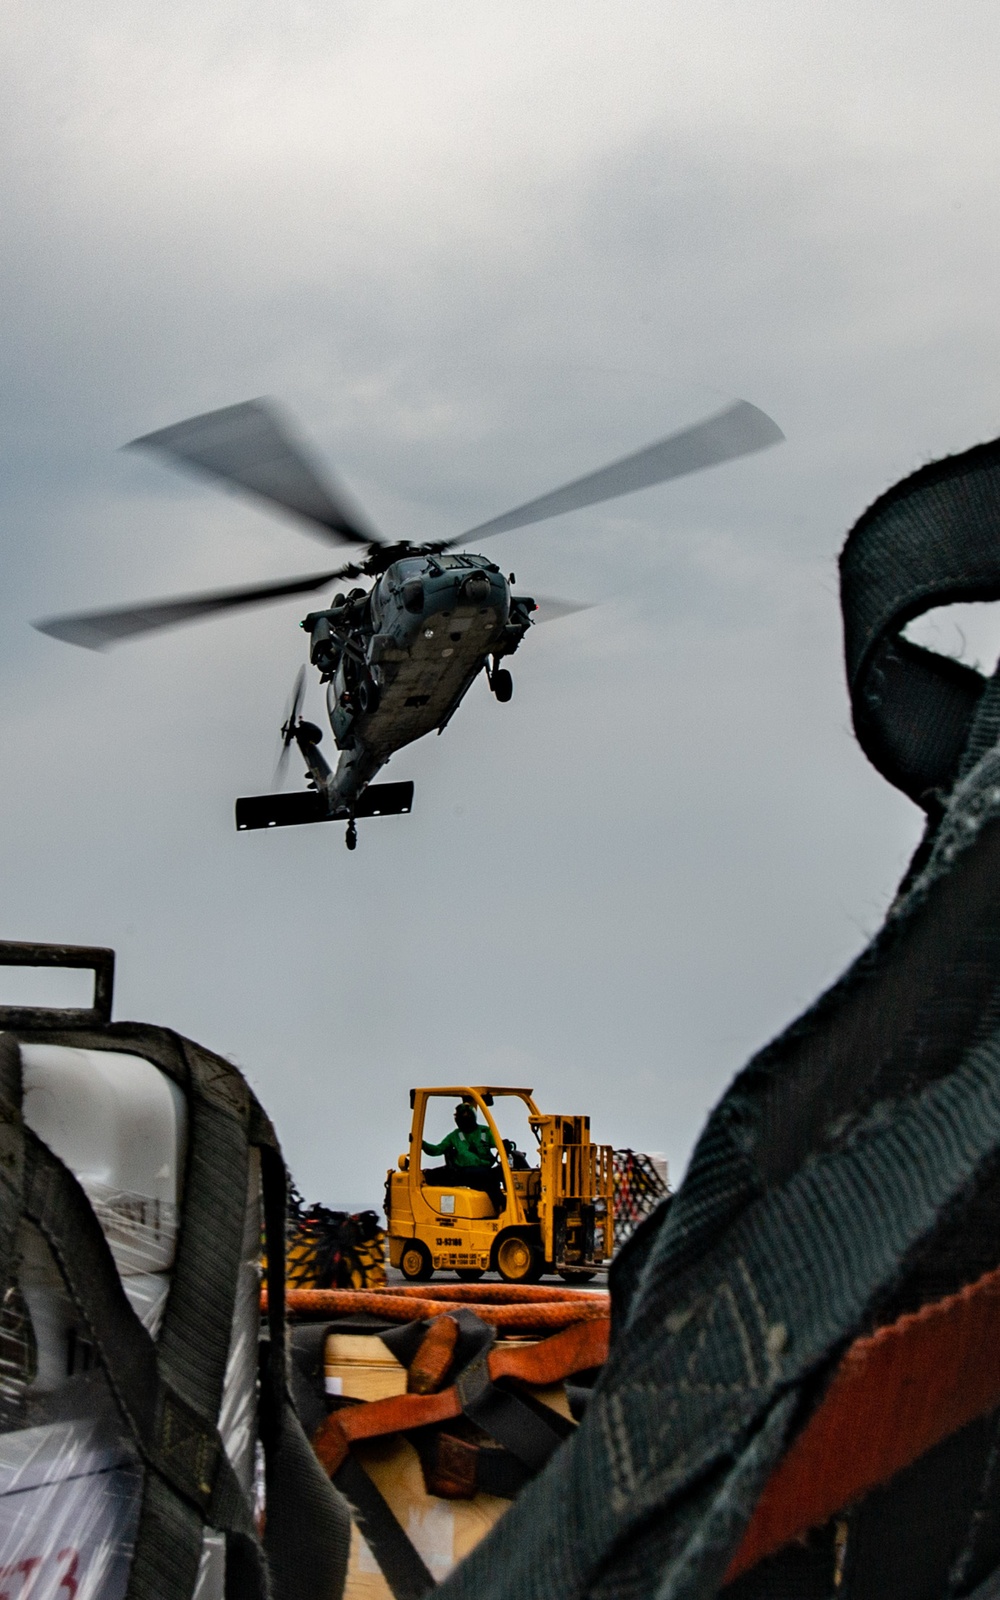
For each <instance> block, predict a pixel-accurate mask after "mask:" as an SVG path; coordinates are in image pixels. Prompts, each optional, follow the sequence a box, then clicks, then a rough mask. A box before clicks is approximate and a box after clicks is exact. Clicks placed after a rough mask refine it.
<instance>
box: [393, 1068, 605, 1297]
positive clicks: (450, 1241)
mask: <svg viewBox="0 0 1000 1600" xmlns="http://www.w3.org/2000/svg"><path fill="white" fill-rule="evenodd" d="M531 1093H532V1092H531V1090H530V1089H504V1088H498V1087H496V1086H495V1085H478V1086H476V1087H468V1086H466V1087H461V1086H460V1087H458V1088H447V1089H411V1090H410V1106H411V1108H412V1111H413V1121H412V1124H411V1128H410V1148H409V1151H408V1152H407V1153H405V1154H403V1155H401V1156H400V1158H399V1164H398V1169H397V1170H392V1169H390V1171H389V1173H388V1176H387V1179H386V1186H385V1191H386V1192H385V1213H386V1225H387V1231H388V1235H389V1260H390V1263H391V1264H392V1266H394V1267H398V1268H399V1269H400V1271H401V1272H402V1274H403V1277H404V1278H407V1279H409V1280H410V1281H411V1282H413V1283H426V1282H427V1280H428V1279H429V1278H431V1277H432V1276H433V1275H434V1273H435V1272H436V1271H454V1272H456V1273H457V1274H458V1276H459V1278H461V1279H464V1280H465V1281H466V1282H470V1283H471V1282H475V1281H476V1280H477V1279H479V1278H481V1277H482V1275H483V1273H484V1272H498V1273H499V1274H500V1277H501V1278H503V1279H504V1281H505V1282H507V1283H536V1282H537V1281H538V1279H539V1278H540V1277H541V1276H542V1274H543V1272H558V1273H559V1275H560V1276H561V1277H562V1278H564V1279H565V1281H566V1282H567V1283H586V1282H588V1281H589V1279H591V1278H592V1277H593V1276H594V1274H595V1272H596V1271H597V1270H598V1268H599V1267H602V1266H604V1265H605V1264H607V1263H608V1262H610V1260H611V1255H612V1251H613V1249H614V1163H613V1159H612V1149H611V1146H610V1145H606V1144H593V1143H592V1142H591V1138H590V1118H589V1117H564V1116H546V1115H543V1114H542V1113H541V1112H540V1111H539V1110H538V1107H537V1106H536V1105H535V1102H534V1100H533V1099H532V1098H531ZM501 1097H507V1098H510V1099H516V1100H520V1101H522V1102H523V1103H524V1106H525V1107H526V1108H527V1113H528V1126H529V1128H530V1130H531V1133H532V1134H533V1136H534V1138H535V1141H536V1145H537V1150H536V1151H535V1152H533V1154H534V1155H536V1157H537V1165H532V1163H531V1161H530V1160H529V1158H528V1156H527V1155H526V1154H525V1153H524V1152H522V1151H519V1150H517V1149H516V1148H515V1146H514V1144H513V1142H512V1141H511V1140H509V1139H507V1140H505V1139H504V1138H503V1137H502V1136H501V1132H500V1129H499V1128H498V1126H497V1123H496V1122H495V1121H494V1117H493V1111H492V1107H493V1105H494V1103H495V1101H496V1100H498V1099H500V1098H501ZM437 1099H451V1100H454V1101H456V1102H457V1103H459V1104H460V1103H461V1102H465V1104H467V1105H469V1106H471V1107H472V1108H473V1109H474V1110H475V1111H476V1112H477V1113H478V1115H479V1116H480V1117H481V1118H482V1119H483V1121H484V1122H485V1124H486V1128H487V1129H488V1130H489V1134H490V1135H491V1136H492V1137H491V1140H490V1142H491V1143H492V1145H493V1148H494V1150H495V1162H496V1165H495V1167H493V1168H492V1169H490V1172H491V1180H492V1181H491V1182H490V1183H489V1185H488V1189H489V1192H487V1189H486V1188H485V1187H483V1188H481V1187H478V1186H475V1187H473V1186H467V1185H466V1184H463V1182H462V1175H463V1168H462V1167H458V1166H456V1167H452V1168H451V1169H450V1170H448V1171H447V1172H444V1171H443V1170H439V1171H438V1172H437V1173H435V1174H433V1175H432V1177H431V1179H430V1181H426V1180H425V1177H424V1173H423V1170H422V1160H421V1156H422V1148H423V1141H424V1127H425V1122H426V1117H427V1109H428V1104H429V1102H431V1101H432V1100H437ZM483 1170H485V1169H479V1171H478V1173H477V1176H478V1177H479V1178H480V1179H481V1177H482V1172H483ZM465 1171H466V1177H467V1178H468V1177H469V1176H470V1174H469V1172H468V1169H465Z"/></svg>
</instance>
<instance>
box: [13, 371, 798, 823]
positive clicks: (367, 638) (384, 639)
mask: <svg viewBox="0 0 1000 1600" xmlns="http://www.w3.org/2000/svg"><path fill="white" fill-rule="evenodd" d="M783 438H784V434H783V433H782V432H781V429H780V428H779V427H778V426H777V424H776V423H774V422H772V420H771V418H770V417H768V416H766V415H765V414H764V412H763V411H759V410H758V409H757V407H756V406H753V405H750V404H749V402H748V401H745V400H738V401H735V402H734V403H733V404H731V405H729V406H727V407H726V408H725V409H724V410H722V411H720V412H718V413H717V414H715V415H713V416H711V417H708V418H706V419H705V420H704V421H702V422H699V423H696V424H695V425H694V426H693V427H689V428H686V429H683V430H682V431H681V432H679V433H674V434H671V435H670V436H669V437H667V438H666V439H661V440H659V441H658V442H657V443H656V444H652V445H649V446H647V447H646V448H645V449H643V450H639V451H637V452H636V453H635V454H633V455H629V456H625V457H623V458H622V459H621V460H618V461H615V462H613V463H612V464H611V465H610V466H607V467H603V468H601V469H600V470H599V471H597V472H592V473H589V474H588V475H587V476H586V477H583V478H577V479H575V480H574V481H573V482H572V483H568V484H565V485H564V486H563V487H562V488H560V489H555V490H553V491H552V492H551V493H550V494H545V495H542V496H540V497H539V498H538V499H535V500H529V501H528V502H527V503H526V504H524V505H521V506H517V507H516V508H515V509H514V510H512V511H507V512H505V513H504V514H503V515H502V516H499V517H493V518H491V519H490V521H488V522H483V523H480V524H479V525H478V526H477V527H474V528H470V529H468V530H467V532H465V533H462V534H458V535H457V536H456V537H454V538H450V539H437V540H433V541H431V542H428V543H423V544H411V543H410V542H409V541H408V540H405V539H403V540H396V541H393V542H390V541H387V540H384V539H382V538H381V537H380V536H379V535H378V534H377V533H376V532H375V531H374V529H373V528H371V527H370V526H369V525H368V524H367V523H366V522H365V520H364V519H363V518H362V517H361V516H360V515H359V514H358V513H357V512H356V511H355V510H354V509H353V508H351V507H350V505H349V502H348V501H347V499H346V497H345V496H344V495H343V494H342V493H341V492H340V491H339V490H338V491H335V490H334V489H332V488H331V487H330V486H329V484H328V483H327V482H325V481H324V479H323V477H322V476H321V475H320V473H318V472H317V470H316V469H315V468H314V467H313V465H312V464H311V462H310V460H309V457H308V454H307V453H306V451H304V449H303V448H302V446H301V445H300V444H299V443H298V441H297V440H296V439H295V437H294V433H293V431H292V430H291V428H290V427H289V425H288V423H287V422H286V420H285V418H284V417H283V416H282V414H281V412H280V411H279V410H278V409H277V407H276V406H275V405H274V403H273V402H272V401H268V400H248V401H244V402H243V403H241V404H239V405H234V406H227V407H225V408H224V409H223V410H221V411H210V412H207V413H206V414H205V415H203V416H199V417H192V418H190V419H189V420H188V421H186V422H180V423H177V424H176V425H174V426H173V427H169V428H163V429H161V430H160V431H158V432H156V433H147V434H144V435H143V437H142V438H139V439H135V440H133V441H132V443H133V445H135V446H141V447H143V448H148V449H153V450H157V451H162V452H163V453H164V454H166V455H168V456H171V457H173V458H175V459H176V460H178V461H180V462H182V463H183V464H185V465H186V466H188V467H193V468H194V469H195V470H197V471H200V472H203V473H207V474H209V475H210V476H212V477H215V478H221V479H223V480H224V481H225V482H227V483H230V484H236V485H238V486H239V487H240V488H242V489H245V490H248V491H249V492H250V493H251V494H254V495H257V496H259V497H261V498H262V499H264V500H268V501H270V502H271V503H272V504H275V505H278V506H280V507H282V508H283V509H284V510H287V511H291V512H293V513H295V514H296V515H298V516H299V517H300V518H302V519H304V521H305V522H306V524H307V525H308V527H309V529H310V530H311V531H312V532H313V533H314V534H317V535H319V537H320V538H323V539H325V540H327V541H328V542H330V543H333V544H341V545H353V546H354V547H355V548H356V549H357V550H358V553H359V554H358V559H357V560H356V561H349V562H348V563H347V564H346V565H344V566H341V567H338V568H337V569H335V570H334V571H332V572H319V573H313V574H311V575H309V576H308V577H303V578H290V579H288V580H287V581H285V582H281V583H263V584H251V585H249V586H245V587H242V588H236V589H216V590H212V591H210V592H207V593H203V594H198V595H187V596H178V597H176V598H174V599H171V600H157V601H150V602H148V603H147V604H144V605H136V606H122V607H115V608H114V609H112V610H106V611H87V612H79V613H74V614H73V615H67V616H60V617H49V618H46V619H44V620H43V621H40V622H36V623H35V624H34V626H35V627H36V628H38V629H39V630H40V631H41V632H42V633H47V634H50V635H52V637H53V638H56V639H63V640H66V641H67V642H68V643H70V644H76V645H83V646H84V647H85V648H87V649H91V650H101V649H104V648H106V647H107V646H109V645H112V644H117V643H118V642H119V641H121V640H122V639H127V638H131V637H133V636H134V635H136V634H141V633H149V632H151V631H152V630H153V629H156V628H167V627H171V626H174V625H175V624H177V623H182V622H192V621H194V620H196V619H197V618H199V617H207V616H211V615H213V614H214V613H216V612H222V611H232V610H235V609H238V608H242V607H246V606H255V605H263V604H265V603H267V602H268V601H271V600H283V599H285V598H286V597H287V596H289V595H294V594H308V593H310V592H311V591H314V590H317V589H325V588H327V587H328V586H329V585H331V584H334V583H338V582H340V581H341V580H344V579H357V578H368V579H372V580H374V581H373V582H372V584H371V586H370V587H369V588H367V589H366V588H363V587H355V588H351V589H349V590H347V591H346V592H345V591H341V592H338V593H336V594H335V595H334V597H333V600H332V603H331V604H330V605H329V606H327V607H326V608H325V609H323V610H319V611H312V612H310V613H309V615H308V616H307V617H305V618H304V620H303V622H302V624H301V626H302V627H303V628H304V629H305V630H306V632H307V633H308V635H309V640H310V645H309V659H310V662H311V663H312V665H313V666H314V667H316V668H317V669H318V671H319V674H320V678H321V681H322V682H323V683H325V684H326V686H327V711H328V715H329V719H330V725H331V728H332V730H333V738H334V743H335V744H336V746H337V749H338V750H339V752H340V759H339V761H338V763H337V766H336V769H333V768H331V766H330V764H329V762H328V761H327V760H326V758H325V756H324V755H323V753H322V752H321V750H320V749H319V745H320V742H321V740H322V737H323V735H322V731H321V730H320V728H318V727H317V726H316V724H315V723H313V722H308V721H306V720H305V719H304V718H303V717H302V715H301V712H302V701H303V693H304V688H305V668H304V667H303V668H302V669H301V670H300V672H299V676H298V679H297V681H296V684H295V689H294V692H293V694H292V697H291V701H290V703H289V705H288V708H287V711H286V715H285V720H284V722H283V724H282V728H281V747H280V749H281V754H280V757H279V774H280V773H281V771H282V770H283V765H284V762H285V761H286V760H287V756H288V752H289V750H290V748H291V746H292V744H295V745H296V746H297V747H298V749H299V751H300V753H301V755H302V758H303V760H304V762H305V767H306V782H307V785H308V787H307V788H306V789H305V790H304V791H299V792H298V793H292V794H281V793H278V794H268V795H254V796H250V797H248V798H245V799H241V800H237V802H236V826H237V828H239V829H240V830H249V829H255V828H274V827H284V826H288V825H291V824H297V823H307V822H324V821H332V820H343V821H346V823H347V834H346V842H347V847H348V849H349V850H353V849H354V848H355V845H356V843H357V826H356V824H357V819H358V818H359V817H369V816H387V815H392V814H399V813H402V812H408V811H409V810H410V809H411V807H412V803H413V784H412V783H381V784H374V783H372V779H373V778H374V777H375V775H376V773H377V772H378V771H379V770H380V769H381V768H382V767H384V766H385V764H386V762H387V761H388V760H389V758H390V756H392V755H393V754H394V753H395V752H396V751H397V750H400V749H402V748H403V746H404V745H407V744H411V743H412V742H413V740H415V739H420V738H422V737H423V736H424V734H427V733H431V732H433V731H434V729H437V730H438V732H441V731H443V729H444V728H445V727H446V726H447V724H448V723H449V721H450V720H451V718H452V717H453V716H454V714H455V712H456V711H457V709H458V707H459V705H460V704H461V702H462V700H463V698H464V697H465V695H466V694H467V692H468V690H469V689H470V688H471V686H472V684H473V682H474V681H475V679H476V678H477V677H478V676H479V674H480V673H482V672H485V674H486V677H487V680H488V682H489V686H490V688H491V690H492V691H493V694H494V695H495V696H496V698H497V700H498V701H501V702H504V701H508V700H510V698H511V694H512V692H513V683H512V680H511V675H510V672H509V671H508V669H507V668H506V667H504V666H502V665H501V662H502V661H503V660H504V659H505V658H506V657H508V656H511V655H513V654H514V652H515V650H517V648H518V646H519V645H520V643H521V641H522V639H523V638H524V636H525V634H526V633H527V631H528V629H529V628H530V627H531V626H532V624H533V623H534V622H537V621H540V620H546V619H547V618H549V617H556V616H561V615H566V614H567V613H568V612H571V611H574V610H578V609H580V607H578V606H574V605H570V604H568V603H566V602H560V601H539V600H536V599H535V598H533V597H531V596H528V595H524V594H514V593H513V589H512V586H513V584H514V582H515V580H514V575H513V573H511V574H510V576H509V578H508V577H505V575H504V574H503V572H501V570H500V568H499V567H498V566H497V565H496V564H495V563H494V562H492V561H490V560H488V559H487V558H486V557H485V556H481V555H473V554H467V553H457V552H458V547H460V546H463V545H468V544H470V543H471V542H472V541H473V540H476V541H478V540H480V539H486V538H490V537H492V536H493V535H494V534H498V533H504V532H506V531H507V530H509V529H512V528H522V527H526V526H527V525H528V524H530V523H535V522H541V521H543V520H544V519H546V518H548V517H555V516H560V515H562V514H563V513H565V512H567V511H574V510H578V509H580V508H582V507H583V506H590V505H596V504H598V503H599V502H601V501H604V500H611V499H614V498H616V497H617V496H618V495H623V494H629V493H631V492H632V491H633V490H636V489H644V488H648V487H650V486H651V485H653V484H656V483H664V482H666V481H667V480H668V479H671V478H679V477H682V476H683V475H685V474H686V473H689V472H697V471H699V470H700V469H702V468H704V467H710V466H715V465H717V464H718V463H720V462H723V461H731V460H734V459H736V458H737V457H739V456H744V455H749V454H751V453H752V452H753V451H756V450H763V449H766V448H767V447H768V446H769V445H772V444H777V443H778V442H779V440H781V439H783ZM453 552H455V553H453ZM276 776H277V775H276Z"/></svg>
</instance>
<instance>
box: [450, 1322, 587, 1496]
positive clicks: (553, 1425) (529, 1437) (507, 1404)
mask: <svg viewBox="0 0 1000 1600" xmlns="http://www.w3.org/2000/svg"><path fill="white" fill-rule="evenodd" d="M487 1355H488V1352H487V1351H485V1350H484V1351H482V1352H481V1353H480V1354H479V1355H477V1356H475V1357H474V1358H473V1360H472V1361H470V1362H469V1364H468V1366H467V1367H465V1369H464V1370H463V1371H462V1372H460V1373H459V1375H458V1377H457V1378H456V1380H455V1387H456V1389H457V1390H458V1397H459V1399H460V1401H461V1403H462V1410H463V1412H464V1414H465V1415H466V1416H467V1417H468V1419H469V1421H470V1422H474V1423H475V1424H476V1426H477V1427H479V1428H482V1430H483V1432H484V1433H488V1434H489V1436H490V1438H491V1439H495V1440H496V1442H497V1444H502V1445H503V1447H504V1449H505V1450H509V1451H510V1453H511V1455H513V1456H516V1457H517V1459H518V1461H521V1462H523V1464H524V1465H525V1466H526V1467H527V1468H528V1470H529V1471H530V1472H540V1471H541V1470H542V1468H543V1467H544V1466H545V1463H546V1462H547V1461H548V1459H549V1457H550V1456H551V1455H552V1454H553V1453H554V1451H555V1450H557V1449H558V1447H559V1445H561V1444H562V1442H563V1440H564V1439H566V1438H568V1437H569V1435H570V1434H572V1433H574V1432H575V1424H574V1423H572V1422H568V1421H567V1420H566V1418H565V1417H561V1416H560V1415H559V1414H558V1412H555V1411H551V1410H550V1409H549V1407H548V1406H541V1405H538V1406H533V1405H531V1404H530V1403H529V1401H528V1400H527V1398H523V1399H522V1397H521V1396H520V1395H516V1394H514V1393H513V1392H512V1391H511V1390H509V1389H501V1388H500V1387H499V1385H497V1384H495V1383H494V1382H493V1381H492V1379H491V1378H490V1374H489V1368H488V1367H487V1364H486V1363H487Z"/></svg>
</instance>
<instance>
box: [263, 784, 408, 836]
mask: <svg viewBox="0 0 1000 1600" xmlns="http://www.w3.org/2000/svg"><path fill="white" fill-rule="evenodd" d="M412 809H413V784H412V783H372V784H369V786H368V788H367V789H365V790H364V791H363V792H362V794H361V795H360V796H359V798H358V801H357V803H356V805H355V807H354V815H355V817H396V816H401V815H402V814H403V813H404V812H408V811H412ZM347 815H348V814H347V812H346V810H345V811H341V812H340V813H338V815H337V816H334V817H331V816H330V814H329V813H328V811H327V809H326V805H325V803H324V801H323V799H322V797H321V796H320V795H318V794H317V793H316V791H315V790H314V789H304V790H299V792H298V793H297V794H255V795H249V796H248V797H246V798H244V799H242V800H237V802H236V826H237V828H238V829H239V831H240V832H241V833H244V832H247V831H249V830H250V829H252V828H291V827H295V826H297V825H299V824H301V823H304V822H337V821H340V822H345V821H346V820H347Z"/></svg>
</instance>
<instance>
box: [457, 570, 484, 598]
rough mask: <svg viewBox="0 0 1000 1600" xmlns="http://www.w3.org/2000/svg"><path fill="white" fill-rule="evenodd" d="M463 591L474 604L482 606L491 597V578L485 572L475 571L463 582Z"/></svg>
mask: <svg viewBox="0 0 1000 1600" xmlns="http://www.w3.org/2000/svg"><path fill="white" fill-rule="evenodd" d="M462 593H463V595H464V596H465V598H466V600H468V601H470V602H471V603H472V605H474V606H481V605H482V604H483V603H484V601H486V600H488V599H489V597H490V580H489V578H488V577H487V575H486V573H485V572H474V573H473V574H472V576H471V577H469V578H466V580H465V582H464V583H463V584H462Z"/></svg>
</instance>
